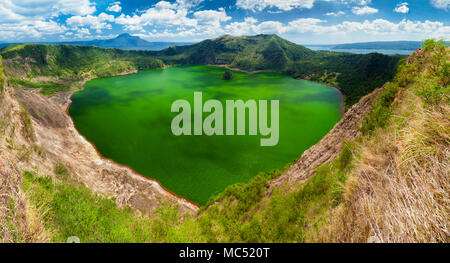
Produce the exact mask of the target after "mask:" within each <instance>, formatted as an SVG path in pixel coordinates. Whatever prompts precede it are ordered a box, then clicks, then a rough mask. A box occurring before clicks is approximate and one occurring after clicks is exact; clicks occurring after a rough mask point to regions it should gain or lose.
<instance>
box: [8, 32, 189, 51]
mask: <svg viewBox="0 0 450 263" xmlns="http://www.w3.org/2000/svg"><path fill="white" fill-rule="evenodd" d="M13 44H21V43H0V48H2V47H5V46H8V45H13ZM40 44H56V45H61V44H63V45H71V46H95V47H102V48H118V49H124V50H154V51H156V50H162V49H165V48H168V47H171V46H183V45H191V44H193V43H192V42H149V41H146V40H144V39H142V38H140V37H137V36H132V35H130V34H127V33H125V34H121V35H119V36H117V37H116V38H111V39H95V40H88V41H66V42H42V43H40Z"/></svg>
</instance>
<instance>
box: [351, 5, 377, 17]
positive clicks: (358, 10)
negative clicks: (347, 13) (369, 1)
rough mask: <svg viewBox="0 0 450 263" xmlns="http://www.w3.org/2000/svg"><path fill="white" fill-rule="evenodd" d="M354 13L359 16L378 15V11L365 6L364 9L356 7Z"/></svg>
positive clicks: (353, 9)
mask: <svg viewBox="0 0 450 263" xmlns="http://www.w3.org/2000/svg"><path fill="white" fill-rule="evenodd" d="M352 13H353V14H355V15H358V16H362V15H370V14H375V13H378V9H376V8H373V7H369V6H363V7H359V6H354V7H353V8H352Z"/></svg>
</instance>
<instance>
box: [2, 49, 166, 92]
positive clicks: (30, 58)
mask: <svg viewBox="0 0 450 263" xmlns="http://www.w3.org/2000/svg"><path fill="white" fill-rule="evenodd" d="M0 54H1V56H2V57H3V59H4V61H5V62H6V63H5V65H6V69H7V72H8V73H9V74H10V75H11V78H10V82H11V84H12V85H16V86H17V85H20V86H24V87H28V88H41V92H42V93H44V94H46V95H50V94H53V93H55V92H58V91H64V90H68V89H69V88H70V87H73V86H75V85H79V83H80V82H81V81H83V80H86V79H91V78H95V77H107V76H113V75H116V74H118V73H122V72H127V71H132V70H137V69H149V68H161V67H163V66H164V64H163V63H162V61H161V60H159V59H155V58H152V57H149V56H148V54H147V53H146V52H144V51H124V50H118V49H102V48H97V47H82V46H68V45H53V46H51V45H40V44H21V45H13V46H8V47H6V48H4V49H2V50H1V51H0ZM42 79H43V80H42Z"/></svg>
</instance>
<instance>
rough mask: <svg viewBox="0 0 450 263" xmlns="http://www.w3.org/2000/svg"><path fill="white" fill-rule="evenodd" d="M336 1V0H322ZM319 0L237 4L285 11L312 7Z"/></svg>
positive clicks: (239, 1)
mask: <svg viewBox="0 0 450 263" xmlns="http://www.w3.org/2000/svg"><path fill="white" fill-rule="evenodd" d="M322 1H327V2H331V1H335V0H322ZM314 2H317V0H237V2H236V6H237V7H238V8H241V9H247V10H253V11H261V10H263V9H265V8H272V7H275V8H278V9H280V10H283V11H289V10H292V9H294V8H308V9H311V8H312V7H313V6H314Z"/></svg>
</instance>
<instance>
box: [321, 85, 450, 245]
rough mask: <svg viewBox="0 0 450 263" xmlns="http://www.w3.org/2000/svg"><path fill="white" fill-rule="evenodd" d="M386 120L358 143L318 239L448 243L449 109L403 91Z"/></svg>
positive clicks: (449, 230) (449, 235)
mask: <svg viewBox="0 0 450 263" xmlns="http://www.w3.org/2000/svg"><path fill="white" fill-rule="evenodd" d="M400 96H402V98H401V99H400V100H399V101H401V102H402V103H401V104H400V105H398V108H397V110H396V112H394V116H393V118H392V122H391V124H390V125H389V126H388V127H387V128H386V129H379V130H377V132H376V133H375V134H374V136H373V137H371V138H370V139H365V140H363V141H362V142H360V143H359V145H358V148H359V152H360V156H359V157H358V158H357V161H356V162H357V163H356V165H355V167H356V168H355V170H353V171H352V173H351V174H352V175H351V176H350V178H349V181H348V184H347V186H346V193H345V196H344V198H345V202H344V203H343V204H342V205H341V206H340V207H338V209H337V210H336V211H335V212H334V213H333V215H332V216H331V223H330V224H329V226H328V227H327V228H326V230H325V231H324V233H323V236H322V240H323V241H333V242H367V241H368V240H370V241H372V242H449V241H450V226H449V222H450V220H449V219H450V218H449V207H450V206H449V201H450V199H449V190H450V189H449V185H450V184H449V183H450V181H449V179H450V177H449V175H450V169H449V157H450V148H449V142H450V136H449V130H450V121H449V116H450V111H449V107H448V105H446V104H441V105H437V106H436V107H434V108H425V107H423V106H422V101H421V99H420V98H419V97H417V96H416V95H415V94H414V93H412V92H411V91H404V92H403V94H402V95H400Z"/></svg>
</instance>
